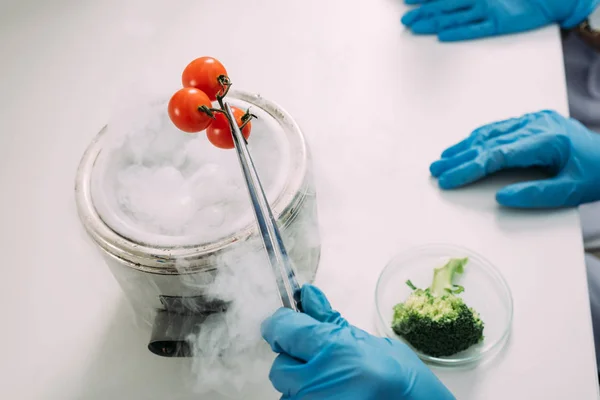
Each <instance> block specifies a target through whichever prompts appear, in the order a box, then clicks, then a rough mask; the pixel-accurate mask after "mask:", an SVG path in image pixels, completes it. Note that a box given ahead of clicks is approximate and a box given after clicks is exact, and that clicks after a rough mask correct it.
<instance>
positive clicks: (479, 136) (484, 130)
mask: <svg viewBox="0 0 600 400" xmlns="http://www.w3.org/2000/svg"><path fill="white" fill-rule="evenodd" d="M535 118H537V117H536V115H535V114H526V115H524V116H522V117H519V118H510V119H505V120H503V121H498V122H493V123H491V124H486V125H483V126H480V127H479V128H477V129H475V130H474V131H473V132H472V133H471V135H469V137H467V138H466V139H464V140H462V141H461V142H459V143H457V144H455V145H453V146H450V147H448V148H447V149H446V150H444V151H443V152H442V158H448V157H454V156H456V155H458V154H459V153H462V152H463V151H466V150H468V149H469V148H470V147H471V146H473V145H475V144H483V143H485V142H486V141H489V140H491V139H495V138H497V137H500V136H503V135H510V134H512V133H514V132H518V131H519V130H521V129H522V128H524V127H525V126H527V124H528V123H530V122H531V121H532V120H533V119H535ZM487 147H491V146H487Z"/></svg>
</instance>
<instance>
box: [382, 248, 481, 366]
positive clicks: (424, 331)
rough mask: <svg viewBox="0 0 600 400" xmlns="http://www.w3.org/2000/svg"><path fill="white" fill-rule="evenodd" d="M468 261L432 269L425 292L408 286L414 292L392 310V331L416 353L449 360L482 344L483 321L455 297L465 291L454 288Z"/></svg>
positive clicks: (453, 261) (456, 261)
mask: <svg viewBox="0 0 600 400" xmlns="http://www.w3.org/2000/svg"><path fill="white" fill-rule="evenodd" d="M467 261H468V259H467V258H463V259H452V260H450V261H449V262H448V263H447V264H446V265H445V266H443V267H441V268H435V269H434V274H433V282H432V284H431V286H430V287H429V288H427V289H424V290H423V289H418V288H416V287H415V286H414V285H413V284H412V282H411V281H407V282H406V283H407V285H408V286H409V287H410V288H411V289H413V292H412V293H411V295H410V296H409V297H408V299H407V300H406V301H405V302H404V303H400V304H397V305H396V306H395V307H394V319H393V321H392V329H393V330H394V332H396V333H397V334H398V335H400V336H402V337H403V338H404V339H405V340H406V341H407V342H408V343H410V344H411V345H412V346H413V347H414V348H415V349H417V350H419V351H420V352H422V353H424V354H427V355H429V356H432V357H448V356H452V355H454V354H456V353H459V352H461V351H463V350H466V349H468V348H469V347H471V346H473V345H475V344H477V343H479V342H481V341H482V340H483V328H484V324H483V321H482V320H481V319H480V318H479V314H478V313H477V312H476V311H475V310H473V309H472V308H469V307H468V306H467V305H466V304H465V303H464V301H463V300H462V299H461V298H460V297H458V296H457V294H459V293H462V292H463V291H464V288H463V287H462V286H458V285H455V284H453V279H454V277H455V275H457V274H462V273H463V272H464V266H465V264H466V263H467Z"/></svg>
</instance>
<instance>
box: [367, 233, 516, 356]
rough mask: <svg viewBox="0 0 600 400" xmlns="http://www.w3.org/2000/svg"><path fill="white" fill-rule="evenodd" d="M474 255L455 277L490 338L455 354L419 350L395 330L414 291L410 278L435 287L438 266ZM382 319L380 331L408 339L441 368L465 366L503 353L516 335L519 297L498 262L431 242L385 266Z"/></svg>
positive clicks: (380, 287) (379, 301) (379, 304)
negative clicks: (399, 308) (400, 309)
mask: <svg viewBox="0 0 600 400" xmlns="http://www.w3.org/2000/svg"><path fill="white" fill-rule="evenodd" d="M464 257H468V258H469V261H468V263H467V264H466V266H465V270H464V273H463V274H461V275H459V276H458V277H457V279H456V280H455V283H456V284H459V285H462V286H464V287H465V291H464V292H463V293H461V294H460V297H462V298H463V299H464V301H465V303H466V304H467V305H468V306H469V307H472V308H474V309H475V310H476V311H477V312H478V313H479V314H480V316H481V319H482V320H483V322H484V324H485V326H484V331H483V335H484V340H483V341H482V342H481V343H479V344H477V345H474V346H472V347H471V348H469V349H467V350H465V351H463V352H460V353H458V354H455V355H453V356H449V357H432V356H429V355H427V354H424V353H421V352H420V351H418V350H416V349H415V348H413V347H412V346H411V345H410V343H408V342H407V341H406V340H404V339H403V338H402V337H401V336H399V335H397V334H396V333H395V332H394V331H393V329H392V319H393V313H394V311H393V308H394V306H395V305H396V304H398V303H401V302H404V301H405V300H406V299H407V298H408V296H409V295H410V294H411V293H412V289H411V288H410V287H408V286H407V284H406V281H407V280H411V281H412V283H413V284H414V285H415V286H416V287H419V288H427V287H429V286H430V285H431V280H432V278H433V269H434V268H437V267H440V266H443V265H444V264H446V262H448V260H449V259H451V258H464ZM375 305H376V323H377V330H378V332H379V334H380V335H382V336H386V337H389V338H393V339H398V340H400V341H403V342H404V343H406V344H407V345H408V346H409V347H411V349H412V350H413V351H415V353H416V354H417V355H418V356H419V357H420V358H421V360H423V361H424V362H426V363H428V364H432V365H437V366H464V365H467V364H471V363H475V362H478V361H482V360H483V359H490V358H491V357H493V356H495V355H496V354H498V353H499V352H500V351H501V350H502V348H503V347H504V345H505V344H506V342H507V341H508V337H509V335H510V331H511V326H512V319H513V300H512V295H511V292H510V288H509V287H508V284H507V283H506V281H505V279H504V278H503V276H502V274H501V273H500V272H499V271H498V269H497V268H496V267H494V265H492V263H490V262H489V261H488V260H486V259H485V258H484V257H482V256H481V255H479V254H477V253H476V252H474V251H472V250H469V249H466V248H462V247H459V246H454V245H449V244H430V245H425V246H420V247H416V248H412V249H410V250H408V251H405V252H402V253H400V254H398V255H397V256H395V257H394V258H393V259H392V260H391V261H390V262H389V263H388V265H387V266H386V267H385V268H384V269H383V271H382V272H381V275H380V276H379V279H378V281H377V286H376V289H375Z"/></svg>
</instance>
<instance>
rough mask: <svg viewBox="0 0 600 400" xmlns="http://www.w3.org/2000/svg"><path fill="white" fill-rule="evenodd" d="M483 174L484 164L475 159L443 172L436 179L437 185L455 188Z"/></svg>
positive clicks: (471, 181)
mask: <svg viewBox="0 0 600 400" xmlns="http://www.w3.org/2000/svg"><path fill="white" fill-rule="evenodd" d="M485 175H486V172H485V168H484V166H483V165H482V164H481V162H478V161H477V159H475V160H473V161H469V162H467V163H465V164H461V165H459V166H458V167H456V168H453V169H451V170H449V171H446V172H444V173H443V174H442V175H441V176H440V177H439V179H438V185H439V186H440V188H442V189H455V188H458V187H461V186H465V185H468V184H469V183H473V182H475V181H478V180H479V179H481V178H483V177H484V176H485Z"/></svg>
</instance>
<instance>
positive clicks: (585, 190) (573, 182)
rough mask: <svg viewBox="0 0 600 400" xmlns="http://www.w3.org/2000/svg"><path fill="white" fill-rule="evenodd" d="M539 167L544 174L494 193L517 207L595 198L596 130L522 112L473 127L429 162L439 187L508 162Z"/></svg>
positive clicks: (598, 180)
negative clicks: (549, 173) (467, 135)
mask: <svg viewBox="0 0 600 400" xmlns="http://www.w3.org/2000/svg"><path fill="white" fill-rule="evenodd" d="M527 167H542V168H546V169H548V171H549V172H551V173H552V174H553V175H554V176H553V177H552V178H550V179H545V180H538V181H530V182H524V183H517V184H514V185H510V186H507V187H505V188H503V189H501V190H500V191H499V192H498V193H497V195H496V199H497V200H498V202H499V203H500V204H502V205H505V206H508V207H517V208H558V207H569V206H577V205H579V204H582V203H588V202H592V201H596V200H600V134H597V133H594V132H592V131H590V130H588V129H587V128H586V127H584V126H583V125H582V124H581V123H579V122H578V121H576V120H574V119H567V118H565V117H563V116H562V115H560V114H558V113H556V112H554V111H541V112H537V113H532V114H526V115H524V116H522V117H520V118H513V119H509V120H505V121H501V122H496V123H493V124H489V125H485V126H483V127H481V128H478V129H476V130H475V131H474V132H473V133H472V134H471V135H470V136H469V137H468V138H466V139H465V140H463V141H462V142H460V143H458V144H456V145H454V146H452V147H450V148H448V149H447V150H446V151H444V152H443V153H442V158H441V159H440V160H438V161H436V162H434V163H433V164H431V167H430V171H431V174H432V175H433V176H434V177H436V178H438V179H439V180H438V183H439V186H440V187H441V188H442V189H453V188H457V187H460V186H464V185H467V184H469V183H472V182H475V181H477V180H479V179H481V178H483V177H485V176H487V175H490V174H493V173H494V172H497V171H500V170H503V169H508V168H527Z"/></svg>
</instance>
